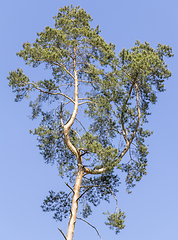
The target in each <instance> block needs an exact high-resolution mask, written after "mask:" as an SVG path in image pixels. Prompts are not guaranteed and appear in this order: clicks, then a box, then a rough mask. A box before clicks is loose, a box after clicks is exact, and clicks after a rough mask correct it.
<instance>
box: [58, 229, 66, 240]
mask: <svg viewBox="0 0 178 240" xmlns="http://www.w3.org/2000/svg"><path fill="white" fill-rule="evenodd" d="M58 230H59V231H60V232H61V233H62V235H63V237H64V238H65V240H67V238H66V236H65V235H64V233H63V231H62V230H61V229H60V228H58Z"/></svg>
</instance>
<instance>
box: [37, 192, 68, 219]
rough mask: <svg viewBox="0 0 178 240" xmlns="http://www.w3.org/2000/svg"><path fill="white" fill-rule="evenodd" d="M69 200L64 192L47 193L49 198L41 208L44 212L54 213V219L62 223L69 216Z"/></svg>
mask: <svg viewBox="0 0 178 240" xmlns="http://www.w3.org/2000/svg"><path fill="white" fill-rule="evenodd" d="M70 206H71V199H70V198H69V196H68V194H66V193H65V192H62V191H61V192H59V193H57V194H56V193H55V192H54V191H49V196H48V197H46V199H45V200H44V201H43V205H42V206H41V207H42V209H43V211H44V212H50V211H55V214H54V216H53V218H54V219H56V220H59V221H62V219H63V218H66V217H68V215H69V214H70Z"/></svg>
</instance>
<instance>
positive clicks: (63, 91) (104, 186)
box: [8, 6, 173, 233]
mask: <svg viewBox="0 0 178 240" xmlns="http://www.w3.org/2000/svg"><path fill="white" fill-rule="evenodd" d="M54 20H55V26H54V28H52V27H49V26H47V27H45V29H44V31H42V32H40V33H38V34H37V39H36V41H35V42H34V43H33V44H31V43H29V42H27V43H24V44H23V50H21V51H20V52H18V53H17V56H19V57H22V58H23V59H24V61H25V63H26V64H27V65H30V66H32V67H34V68H36V67H38V66H39V65H41V64H43V65H44V68H45V69H49V70H51V75H52V78H51V79H43V80H39V81H36V82H34V81H30V79H29V77H27V76H26V75H25V74H24V73H23V70H20V69H17V70H16V71H11V72H10V73H9V76H8V80H9V86H10V87H12V90H13V92H14V93H16V97H15V101H20V100H22V99H23V98H24V97H27V98H29V97H30V93H31V92H32V91H36V92H37V93H38V95H37V96H36V95H35V97H36V98H35V97H34V94H32V95H31V96H32V97H34V99H33V100H31V101H30V104H29V105H30V107H31V108H32V115H31V118H32V119H35V118H37V117H40V119H41V122H40V124H39V126H38V127H37V128H35V129H34V131H31V133H33V134H34V135H36V136H37V139H38V142H39V144H38V147H39V149H40V153H41V154H42V156H43V157H44V160H45V162H46V163H51V164H53V163H55V162H56V163H57V166H58V169H59V174H60V175H61V176H62V177H64V176H65V177H68V178H69V181H70V183H71V184H72V185H73V184H74V179H75V177H76V173H77V169H78V168H77V161H76V156H75V155H74V154H73V153H72V152H71V151H70V149H69V148H68V147H67V145H66V142H65V138H64V132H63V127H62V123H61V113H62V120H63V122H64V124H65V123H67V122H68V121H69V119H70V118H71V115H72V110H71V109H73V105H74V104H75V99H74V97H73V95H74V80H75V75H76V74H77V77H78V81H79V83H78V91H79V108H80V107H81V106H82V108H80V109H82V110H80V113H81V115H82V113H83V115H85V116H87V117H88V118H89V122H88V123H87V121H86V122H85V121H84V122H85V124H84V123H83V122H82V123H81V121H80V120H79V118H78V116H77V118H75V120H74V123H73V125H72V128H71V129H70V132H69V138H70V142H71V143H72V145H73V146H74V147H75V148H76V149H77V150H78V151H79V152H80V153H81V154H82V156H83V165H84V166H83V167H85V166H86V167H90V169H91V168H92V169H93V171H94V170H98V169H101V168H104V169H105V171H104V172H103V173H102V174H101V175H96V176H95V175H91V177H88V178H87V177H86V176H85V178H83V181H82V185H83V186H82V187H81V196H82V197H80V199H79V202H80V203H81V205H82V206H83V209H82V210H81V212H82V214H83V217H85V218H86V217H88V216H89V215H90V214H91V213H92V210H91V206H90V205H91V204H92V205H94V206H97V205H98V204H99V203H100V201H101V200H105V201H107V202H109V199H110V196H113V195H114V196H115V194H116V193H117V191H118V186H119V183H120V182H119V177H118V170H121V171H123V172H125V173H126V185H127V190H128V192H130V189H131V188H132V187H134V186H135V182H137V181H140V180H141V178H142V177H143V176H144V175H146V166H147V154H148V150H147V146H146V144H145V139H146V138H147V137H149V136H150V135H151V134H152V132H151V131H149V130H145V129H144V124H145V123H147V122H148V119H147V118H148V116H149V115H150V112H149V106H150V103H151V104H155V103H156V101H157V93H158V92H163V91H165V86H164V82H165V80H167V79H168V78H169V77H170V76H171V72H170V70H169V69H168V68H167V65H166V63H165V61H164V58H165V57H172V56H173V54H172V48H171V47H169V46H167V45H161V44H158V46H157V48H156V49H153V48H152V47H151V46H150V44H149V43H147V42H145V43H140V42H139V41H136V43H135V46H134V47H133V48H131V50H129V49H127V50H126V49H123V50H122V51H121V52H120V53H119V55H118V56H116V54H115V46H114V44H111V43H109V44H107V43H106V42H105V41H104V39H103V38H102V37H101V36H100V30H99V26H97V27H96V28H91V27H90V22H91V21H92V18H91V16H90V15H89V14H87V13H86V12H85V11H84V10H83V9H82V8H80V7H73V6H71V7H68V6H66V7H64V8H60V9H59V12H58V14H57V16H55V17H54ZM45 102H47V103H48V107H49V105H50V106H51V109H50V111H48V110H46V106H45ZM71 104H72V106H71ZM79 117H80V116H79ZM126 154H127V159H128V161H127V162H123V161H122V159H123V157H124V156H125V155H126ZM49 193H50V195H49V197H47V198H46V200H44V202H43V205H42V208H43V211H54V212H55V215H54V218H55V219H56V220H60V221H61V220H62V217H66V216H67V215H68V214H69V209H70V207H69V206H70V204H71V199H70V198H69V196H68V195H67V193H64V192H59V193H55V192H53V191H50V192H49ZM124 219H125V215H124V213H123V212H121V211H120V210H119V212H116V213H114V214H110V213H109V212H108V222H107V223H106V224H107V225H109V227H110V228H111V229H115V230H116V233H118V232H119V231H120V229H122V228H123V227H124V225H123V223H124Z"/></svg>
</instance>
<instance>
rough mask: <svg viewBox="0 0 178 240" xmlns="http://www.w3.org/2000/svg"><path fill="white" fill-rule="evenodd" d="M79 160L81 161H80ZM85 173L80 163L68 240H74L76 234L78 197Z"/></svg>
mask: <svg viewBox="0 0 178 240" xmlns="http://www.w3.org/2000/svg"><path fill="white" fill-rule="evenodd" d="M78 162H81V161H78ZM83 173H84V170H83V166H82V164H78V172H77V177H76V180H75V186H74V190H73V191H74V193H73V200H72V206H71V213H70V218H69V224H68V229H67V240H72V239H73V235H74V229H75V223H76V218H77V211H78V199H79V194H80V188H81V183H82V177H83Z"/></svg>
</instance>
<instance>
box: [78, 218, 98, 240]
mask: <svg viewBox="0 0 178 240" xmlns="http://www.w3.org/2000/svg"><path fill="white" fill-rule="evenodd" d="M77 219H79V220H82V221H84V222H86V223H87V224H88V225H90V226H91V227H92V228H94V229H95V231H96V232H97V234H98V236H99V237H100V239H101V240H102V238H101V236H100V234H99V232H98V230H97V229H96V227H94V226H93V225H91V223H89V222H87V221H86V220H85V219H83V218H78V217H77Z"/></svg>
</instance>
